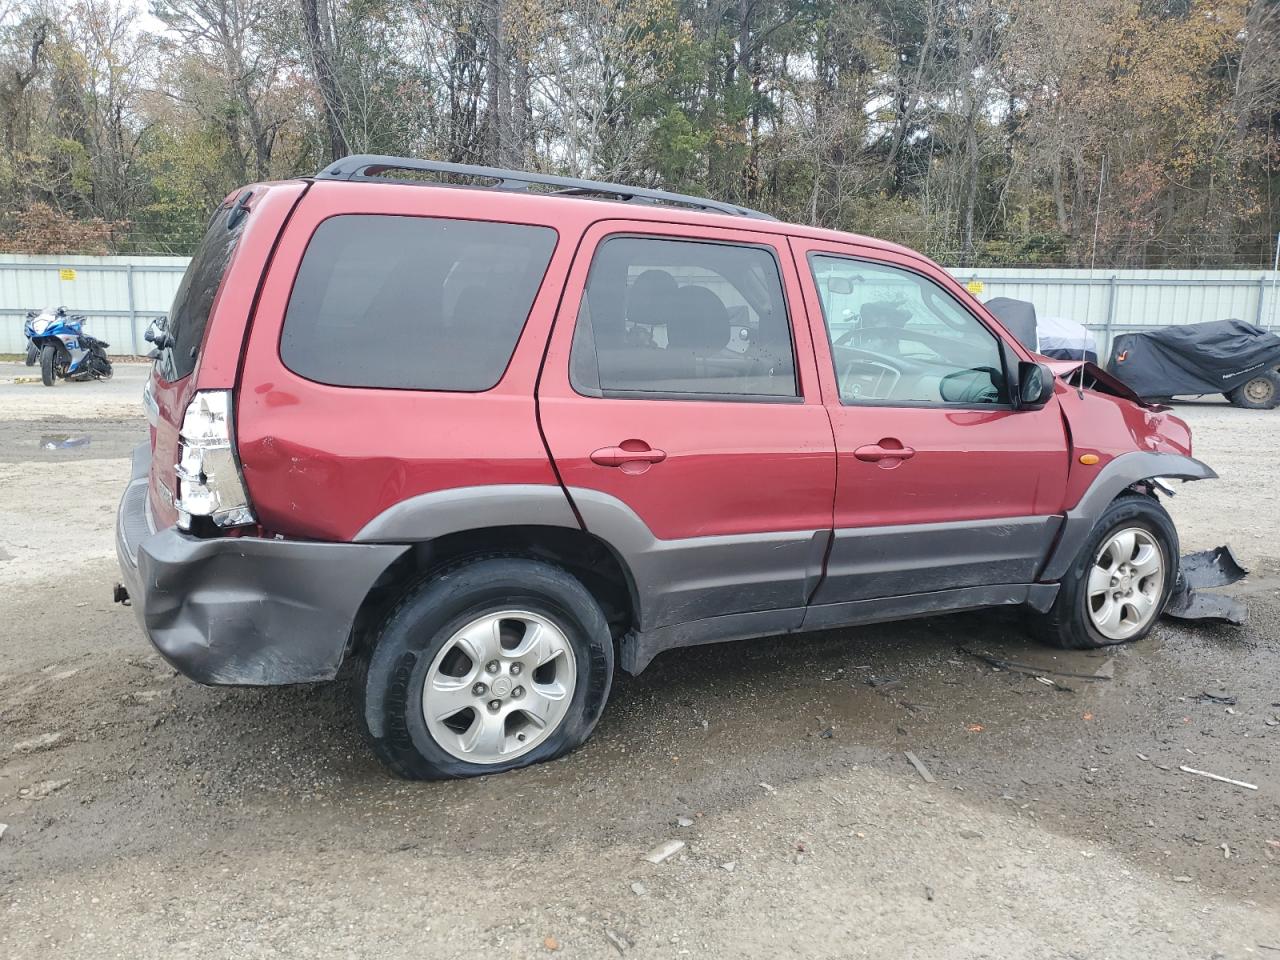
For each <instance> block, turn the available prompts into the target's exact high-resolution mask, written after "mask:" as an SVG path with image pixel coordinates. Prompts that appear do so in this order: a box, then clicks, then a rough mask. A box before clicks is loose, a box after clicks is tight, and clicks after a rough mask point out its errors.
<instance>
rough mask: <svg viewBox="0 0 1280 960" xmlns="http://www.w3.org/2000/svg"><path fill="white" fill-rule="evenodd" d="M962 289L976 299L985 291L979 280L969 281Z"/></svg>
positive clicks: (984, 285)
mask: <svg viewBox="0 0 1280 960" xmlns="http://www.w3.org/2000/svg"><path fill="white" fill-rule="evenodd" d="M964 288H965V289H966V290H968V291H969V292H970V293H972V294H973V295H974V296H975V297H976V296H979V295H981V293H982V291H983V290H985V289H987V285H986V284H985V283H983V282H982V281H981V280H970V281H969V282H968V283H966V284H965V285H964Z"/></svg>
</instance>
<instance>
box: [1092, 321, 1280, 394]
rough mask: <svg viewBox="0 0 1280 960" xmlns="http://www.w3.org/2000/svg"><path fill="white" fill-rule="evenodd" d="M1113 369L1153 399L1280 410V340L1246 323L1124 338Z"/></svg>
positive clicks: (1220, 323) (1203, 325)
mask: <svg viewBox="0 0 1280 960" xmlns="http://www.w3.org/2000/svg"><path fill="white" fill-rule="evenodd" d="M1108 369H1109V370H1110V371H1111V373H1112V374H1113V375H1115V376H1116V377H1117V378H1118V379H1120V380H1122V381H1124V383H1126V384H1127V385H1128V386H1129V387H1131V388H1132V389H1133V391H1134V392H1135V393H1137V394H1138V395H1139V396H1141V397H1143V398H1144V399H1148V400H1151V399H1166V398H1169V397H1178V396H1203V395H1205V394H1213V393H1220V394H1222V395H1223V396H1225V397H1226V398H1227V399H1228V400H1230V401H1231V402H1232V403H1233V404H1235V405H1236V406H1238V407H1246V408H1249V409H1253V410H1270V409H1272V408H1274V407H1275V406H1277V405H1280V337H1278V336H1276V335H1275V334H1274V333H1269V332H1267V331H1266V330H1263V329H1262V328H1261V327H1255V326H1254V325H1253V324H1251V323H1245V322H1244V321H1243V320H1212V321H1209V322H1207V323H1188V324H1184V325H1182V326H1177V327H1161V328H1160V329H1157V330H1152V331H1150V332H1147V331H1143V332H1142V333H1126V334H1122V335H1121V336H1119V337H1116V339H1115V343H1114V344H1113V345H1112V348H1111V359H1110V362H1109V363H1108Z"/></svg>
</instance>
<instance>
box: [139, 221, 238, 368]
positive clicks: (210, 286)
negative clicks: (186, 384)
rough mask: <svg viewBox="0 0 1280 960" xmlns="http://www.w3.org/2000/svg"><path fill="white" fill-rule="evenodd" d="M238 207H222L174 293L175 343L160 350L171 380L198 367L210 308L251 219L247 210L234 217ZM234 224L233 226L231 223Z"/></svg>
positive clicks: (171, 323) (162, 365)
mask: <svg viewBox="0 0 1280 960" xmlns="http://www.w3.org/2000/svg"><path fill="white" fill-rule="evenodd" d="M235 209H236V204H235V203H234V201H233V202H230V203H227V204H225V205H224V206H221V207H219V208H218V210H217V211H216V212H215V213H214V215H213V219H212V220H210V221H209V229H208V230H206V231H205V235H204V239H202V240H201V241H200V246H199V247H197V248H196V253H195V256H193V257H192V258H191V263H190V264H188V266H187V272H186V273H184V274H183V275H182V283H181V284H179V285H178V292H177V293H176V294H174V297H173V306H171V307H170V308H169V321H168V327H167V330H168V333H169V335H170V336H171V337H172V338H173V343H172V345H171V346H169V347H167V348H166V349H164V350H162V351H161V352H160V356H159V358H158V359H159V362H160V375H161V376H162V377H163V378H164V379H165V380H166V381H167V382H169V383H173V382H174V381H176V380H181V379H183V378H184V377H187V376H190V375H191V371H192V370H194V369H195V367H196V357H197V356H198V355H199V352H200V344H201V342H202V341H203V340H204V329H205V327H206V326H208V323H209V311H210V309H212V307H213V298H214V297H215V296H217V293H218V287H219V286H220V285H221V284H222V275H223V274H224V273H225V272H226V269H227V264H228V263H230V262H231V255H232V254H233V253H234V252H235V249H236V243H237V242H239V240H240V234H241V233H243V232H244V225H245V222H246V221H247V220H248V218H247V217H246V216H244V213H243V211H240V212H238V213H237V215H236V216H235V217H234V218H232V211H233V210H235ZM228 223H230V226H228Z"/></svg>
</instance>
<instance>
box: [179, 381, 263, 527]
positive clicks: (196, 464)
mask: <svg viewBox="0 0 1280 960" xmlns="http://www.w3.org/2000/svg"><path fill="white" fill-rule="evenodd" d="M232 416H233V415H232V409H231V391H229V390H201V391H199V392H198V393H196V395H195V396H194V397H193V398H192V399H191V402H190V403H189V404H188V405H187V412H186V414H185V415H184V416H183V418H182V431H181V433H180V434H179V441H178V454H179V460H178V463H177V464H176V465H175V467H174V469H175V470H176V471H177V473H178V497H177V500H176V502H175V504H174V506H175V507H177V510H178V526H179V527H181V528H182V529H183V530H189V529H191V518H192V517H209V518H210V519H211V520H212V521H213V522H214V524H215V525H216V526H218V527H239V526H243V525H245V524H249V523H254V522H256V520H255V518H254V515H253V510H252V508H251V507H250V506H249V497H248V495H247V494H246V493H245V489H244V478H243V476H241V473H240V464H239V461H238V460H237V459H236V451H235V442H234V438H235V431H234V429H233V423H232Z"/></svg>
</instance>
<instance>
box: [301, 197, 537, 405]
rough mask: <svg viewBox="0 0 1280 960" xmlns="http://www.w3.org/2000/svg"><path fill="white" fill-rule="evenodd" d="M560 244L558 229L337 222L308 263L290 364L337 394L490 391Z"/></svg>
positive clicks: (384, 218) (422, 221) (318, 235)
mask: <svg viewBox="0 0 1280 960" xmlns="http://www.w3.org/2000/svg"><path fill="white" fill-rule="evenodd" d="M555 243H556V233H555V231H554V230H552V229H551V228H549V227H536V226H525V225H520V224H509V223H489V222H482V221H473V220H451V219H445V218H430V217H400V216H388V215H367V214H347V215H342V216H337V217H331V218H330V219H328V220H326V221H324V222H323V223H322V224H320V226H319V227H318V228H317V229H316V232H315V233H314V234H313V235H312V237H311V242H310V243H309V244H308V245H307V250H306V253H305V254H304V255H303V258H302V264H301V266H300V268H299V270H298V276H297V279H296V281H295V283H294V287H293V292H292V294H291V295H290V297H289V306H288V309H287V310H286V312H285V319H284V330H283V332H282V334H281V340H280V357H281V360H283V362H284V364H285V366H286V367H288V368H289V369H290V370H292V371H293V372H294V373H296V374H298V375H299V376H303V377H306V378H307V379H309V380H315V381H318V382H320V383H328V384H333V385H334V386H349V387H387V388H394V389H404V390H451V391H465V392H478V391H482V390H488V389H490V388H492V387H493V386H495V385H496V384H497V382H498V381H499V380H500V379H502V374H503V372H504V371H505V370H506V368H507V364H508V363H509V362H510V360H511V354H512V353H513V352H514V350H515V346H516V341H517V340H518V339H519V338H520V331H521V330H523V329H524V324H525V320H526V319H527V318H528V316H529V310H530V309H531V307H532V306H533V300H534V297H535V296H536V295H537V292H538V287H539V286H540V285H541V284H542V278H543V275H544V274H545V273H546V270H547V264H548V263H549V262H550V260H551V254H552V252H553V250H554V249H555Z"/></svg>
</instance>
